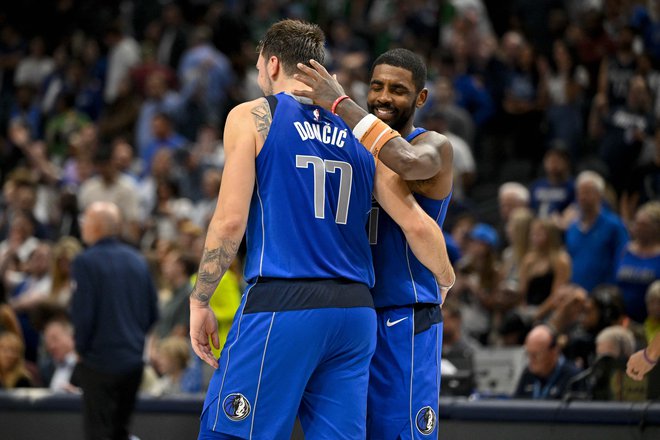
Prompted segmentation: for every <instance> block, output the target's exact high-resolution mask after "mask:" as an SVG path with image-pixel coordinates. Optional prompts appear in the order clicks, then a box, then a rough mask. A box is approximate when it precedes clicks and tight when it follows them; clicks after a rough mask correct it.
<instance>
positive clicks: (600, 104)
mask: <svg viewBox="0 0 660 440" xmlns="http://www.w3.org/2000/svg"><path fill="white" fill-rule="evenodd" d="M627 97H628V98H627V100H626V101H625V103H624V105H621V106H618V107H607V104H606V102H604V101H603V98H602V95H598V96H597V97H596V98H594V104H593V108H592V111H591V115H590V117H589V132H590V135H591V136H592V137H593V138H594V139H596V140H597V141H598V155H599V157H600V159H601V160H602V161H603V162H604V163H605V165H606V166H607V168H608V171H609V173H610V181H611V183H612V185H613V186H614V188H615V189H616V190H617V192H618V193H621V191H622V190H623V189H624V187H625V184H626V181H627V180H628V173H629V171H630V170H631V169H632V168H633V167H634V166H635V164H636V162H637V160H638V158H639V155H640V153H641V151H642V146H643V145H644V142H645V141H646V139H647V138H648V137H650V136H651V134H652V133H653V132H654V130H653V127H654V120H653V114H652V112H651V97H650V95H649V90H648V86H647V84H646V81H645V80H644V78H643V77H642V76H640V75H635V76H633V77H631V78H630V86H629V87H628V88H627Z"/></svg>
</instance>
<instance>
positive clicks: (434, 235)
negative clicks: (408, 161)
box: [374, 164, 455, 286]
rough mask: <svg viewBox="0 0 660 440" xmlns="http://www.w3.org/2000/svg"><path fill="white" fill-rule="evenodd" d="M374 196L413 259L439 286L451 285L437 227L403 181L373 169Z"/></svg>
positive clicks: (387, 171) (451, 274) (450, 272)
mask: <svg viewBox="0 0 660 440" xmlns="http://www.w3.org/2000/svg"><path fill="white" fill-rule="evenodd" d="M374 196H375V197H376V200H378V203H379V204H380V206H381V207H382V208H383V209H384V210H385V212H387V213H388V214H389V216H390V217H392V219H393V220H394V221H395V222H396V223H397V224H398V225H399V226H400V227H401V230H402V231H403V233H404V234H405V236H406V240H407V241H408V244H409V246H410V249H411V250H412V251H413V253H414V254H415V257H417V259H418V260H419V261H420V262H421V263H422V264H423V265H424V266H426V267H427V268H428V269H429V270H430V271H431V272H433V274H434V275H435V278H436V280H437V282H438V283H439V284H440V285H444V286H450V285H452V284H453V283H454V280H455V275H454V269H453V268H452V266H451V262H450V261H449V255H448V254H447V246H446V244H445V239H444V236H443V235H442V231H441V230H440V227H439V226H438V224H437V223H436V222H435V221H433V219H432V218H431V217H429V216H428V215H427V214H426V213H425V212H424V210H423V209H422V208H421V206H419V204H418V203H417V201H416V200H415V198H414V197H413V195H412V194H411V193H410V190H409V189H408V186H407V185H406V183H405V181H404V180H403V179H402V178H401V177H399V176H398V175H397V174H396V173H395V172H394V171H392V170H390V169H389V168H387V167H386V166H384V165H383V164H379V165H378V166H377V168H376V177H375V181H374Z"/></svg>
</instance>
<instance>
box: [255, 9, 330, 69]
mask: <svg viewBox="0 0 660 440" xmlns="http://www.w3.org/2000/svg"><path fill="white" fill-rule="evenodd" d="M324 45H325V34H324V33H323V31H322V30H321V28H320V27H319V26H318V25H316V24H313V23H308V22H305V21H300V20H290V19H286V20H281V21H278V22H277V23H275V24H274V25H272V26H271V27H270V28H269V29H268V30H267V31H266V35H264V38H263V40H261V41H260V42H259V46H258V47H257V49H258V50H259V52H261V54H262V55H263V57H264V58H266V59H267V58H268V57H271V56H276V57H277V58H279V60H280V63H282V68H283V69H284V73H286V74H287V75H293V74H294V73H296V71H297V68H296V65H297V64H298V63H304V64H307V65H309V60H310V59H315V60H316V61H318V62H319V63H321V64H323V62H324V61H325V49H324Z"/></svg>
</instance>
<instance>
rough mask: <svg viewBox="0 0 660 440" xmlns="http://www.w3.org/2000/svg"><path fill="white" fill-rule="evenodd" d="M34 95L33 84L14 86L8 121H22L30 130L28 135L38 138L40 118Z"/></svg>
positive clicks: (39, 135)
mask: <svg viewBox="0 0 660 440" xmlns="http://www.w3.org/2000/svg"><path fill="white" fill-rule="evenodd" d="M35 95H36V89H35V88H34V87H33V86H30V85H27V84H25V85H22V86H18V87H16V95H15V98H14V99H13V102H12V105H11V109H10V111H9V123H12V122H17V121H20V122H22V123H24V124H25V125H26V126H27V127H28V129H29V131H30V136H31V137H32V138H33V139H40V138H41V134H42V126H41V124H42V119H41V111H40V109H39V104H38V103H37V100H36V99H35ZM8 125H9V124H7V126H8Z"/></svg>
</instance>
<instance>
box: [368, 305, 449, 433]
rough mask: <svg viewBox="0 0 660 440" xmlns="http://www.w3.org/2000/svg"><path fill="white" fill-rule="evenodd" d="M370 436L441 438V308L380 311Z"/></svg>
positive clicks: (371, 384)
mask: <svg viewBox="0 0 660 440" xmlns="http://www.w3.org/2000/svg"><path fill="white" fill-rule="evenodd" d="M377 320H378V330H377V332H378V337H377V345H376V352H375V353H374V356H373V359H372V362H371V368H370V379H369V395H368V400H367V438H368V439H370V440H397V439H403V440H411V439H431V438H437V437H438V430H437V424H438V413H437V412H438V404H439V399H440V358H441V353H442V350H441V347H442V312H441V310H440V306H438V305H437V304H418V305H415V306H407V307H396V308H384V309H378V310H377Z"/></svg>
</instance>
